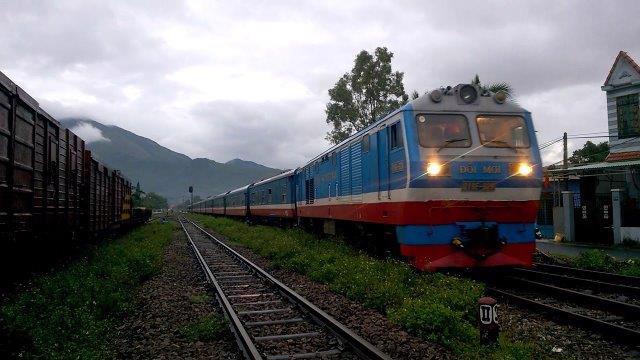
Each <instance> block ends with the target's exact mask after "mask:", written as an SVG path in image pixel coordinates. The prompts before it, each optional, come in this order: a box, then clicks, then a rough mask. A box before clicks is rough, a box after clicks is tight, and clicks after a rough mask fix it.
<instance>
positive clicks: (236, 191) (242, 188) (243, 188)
mask: <svg viewBox="0 0 640 360" xmlns="http://www.w3.org/2000/svg"><path fill="white" fill-rule="evenodd" d="M251 185H252V184H247V185H245V186H243V187H239V188H237V189H233V190H231V191H229V192H228V193H226V194H225V195H231V194H235V193H238V192H241V191H244V190H247V188H248V187H249V186H251Z"/></svg>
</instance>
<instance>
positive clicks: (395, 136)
mask: <svg viewBox="0 0 640 360" xmlns="http://www.w3.org/2000/svg"><path fill="white" fill-rule="evenodd" d="M389 129H390V134H389V136H390V144H391V149H395V148H399V147H402V131H401V127H400V123H399V122H398V123H395V124H393V125H391V127H390V128H389Z"/></svg>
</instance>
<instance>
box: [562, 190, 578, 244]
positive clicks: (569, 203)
mask: <svg viewBox="0 0 640 360" xmlns="http://www.w3.org/2000/svg"><path fill="white" fill-rule="evenodd" d="M562 208H563V209H562V210H563V211H562V212H563V215H564V216H563V217H564V238H565V240H566V241H576V235H575V231H576V227H575V222H574V219H573V216H574V215H573V212H574V211H573V192H571V191H563V192H562Z"/></svg>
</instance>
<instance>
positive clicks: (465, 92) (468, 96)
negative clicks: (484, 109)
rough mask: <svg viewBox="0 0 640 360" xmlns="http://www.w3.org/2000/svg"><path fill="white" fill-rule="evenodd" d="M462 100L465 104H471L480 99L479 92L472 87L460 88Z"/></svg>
mask: <svg viewBox="0 0 640 360" xmlns="http://www.w3.org/2000/svg"><path fill="white" fill-rule="evenodd" d="M460 98H461V99H462V101H464V103H465V104H471V103H472V102H474V101H476V99H477V98H478V91H477V90H476V88H475V87H473V86H471V85H463V86H462V87H461V88H460Z"/></svg>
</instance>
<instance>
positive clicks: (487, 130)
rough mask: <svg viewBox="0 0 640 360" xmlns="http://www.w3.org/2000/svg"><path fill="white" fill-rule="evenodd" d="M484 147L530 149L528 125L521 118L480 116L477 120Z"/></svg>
mask: <svg viewBox="0 0 640 360" xmlns="http://www.w3.org/2000/svg"><path fill="white" fill-rule="evenodd" d="M476 122H477V124H478V132H479V134H480V141H482V145H484V146H487V147H508V148H528V147H529V135H528V133H527V125H526V124H525V122H524V119H523V118H522V117H520V116H509V115H506V116H505V115H480V116H478V118H477V119H476Z"/></svg>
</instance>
